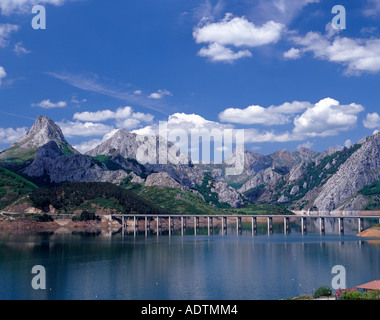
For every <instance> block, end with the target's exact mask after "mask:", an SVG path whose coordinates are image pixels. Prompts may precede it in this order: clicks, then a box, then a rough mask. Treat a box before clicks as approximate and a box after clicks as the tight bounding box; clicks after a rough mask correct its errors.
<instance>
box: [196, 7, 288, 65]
mask: <svg viewBox="0 0 380 320" xmlns="http://www.w3.org/2000/svg"><path fill="white" fill-rule="evenodd" d="M284 29H285V26H284V25H283V24H281V23H277V22H274V21H268V22H266V23H265V24H263V25H261V26H256V25H255V24H253V23H252V22H250V21H248V20H247V18H246V17H234V16H233V15H232V14H230V13H227V14H226V16H225V17H224V18H223V19H222V20H220V21H218V22H207V23H206V24H203V25H202V24H201V25H199V26H197V27H196V28H195V29H194V31H193V37H194V39H195V41H196V43H198V44H201V43H206V44H208V46H207V47H203V48H202V49H201V50H200V51H199V53H198V54H199V55H200V56H203V57H208V58H210V60H211V61H224V62H232V61H234V60H236V59H240V58H244V57H250V56H252V53H251V52H250V51H249V50H247V49H245V50H238V51H237V52H235V51H233V50H232V49H231V48H230V47H231V46H232V47H235V48H241V47H246V48H247V47H248V48H254V47H259V46H263V45H266V44H270V43H276V42H278V40H280V38H281V35H282V32H283V31H284Z"/></svg>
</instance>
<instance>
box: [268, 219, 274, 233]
mask: <svg viewBox="0 0 380 320" xmlns="http://www.w3.org/2000/svg"><path fill="white" fill-rule="evenodd" d="M268 234H273V218H272V217H268Z"/></svg>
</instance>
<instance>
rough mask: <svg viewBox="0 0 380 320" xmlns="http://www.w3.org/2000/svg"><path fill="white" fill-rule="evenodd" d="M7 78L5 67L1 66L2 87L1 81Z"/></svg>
mask: <svg viewBox="0 0 380 320" xmlns="http://www.w3.org/2000/svg"><path fill="white" fill-rule="evenodd" d="M6 76H7V73H6V72H5V69H4V67H2V66H0V86H1V81H2V80H3V79H4V78H5V77H6Z"/></svg>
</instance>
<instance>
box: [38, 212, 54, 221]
mask: <svg viewBox="0 0 380 320" xmlns="http://www.w3.org/2000/svg"><path fill="white" fill-rule="evenodd" d="M35 220H36V221H37V222H53V221H54V219H53V217H52V216H50V215H48V214H46V213H44V214H43V215H38V216H36V217H35Z"/></svg>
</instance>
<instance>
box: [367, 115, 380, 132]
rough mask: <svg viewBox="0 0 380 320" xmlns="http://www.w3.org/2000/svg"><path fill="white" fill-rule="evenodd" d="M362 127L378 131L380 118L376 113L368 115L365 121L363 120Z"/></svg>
mask: <svg viewBox="0 0 380 320" xmlns="http://www.w3.org/2000/svg"><path fill="white" fill-rule="evenodd" d="M363 125H364V127H365V128H367V129H378V128H380V116H379V114H378V113H377V112H374V113H368V114H367V116H366V118H365V120H363Z"/></svg>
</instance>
